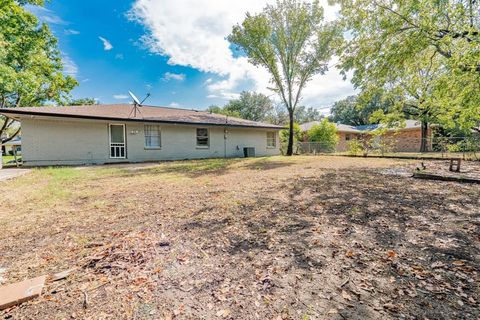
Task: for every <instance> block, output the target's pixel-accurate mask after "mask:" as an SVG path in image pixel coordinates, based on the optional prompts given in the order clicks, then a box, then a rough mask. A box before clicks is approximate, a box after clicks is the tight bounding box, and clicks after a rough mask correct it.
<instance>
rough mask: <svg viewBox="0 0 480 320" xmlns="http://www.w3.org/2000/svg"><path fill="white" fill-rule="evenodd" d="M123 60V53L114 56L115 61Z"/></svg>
mask: <svg viewBox="0 0 480 320" xmlns="http://www.w3.org/2000/svg"><path fill="white" fill-rule="evenodd" d="M123 58H124V56H123V53H117V54H116V55H115V59H117V60H123Z"/></svg>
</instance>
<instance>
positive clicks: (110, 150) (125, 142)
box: [108, 123, 127, 159]
mask: <svg viewBox="0 0 480 320" xmlns="http://www.w3.org/2000/svg"><path fill="white" fill-rule="evenodd" d="M112 126H122V127H123V130H122V131H123V146H122V143H112ZM126 129H127V127H126V125H125V124H124V123H109V124H108V155H109V157H110V159H127V131H126ZM112 144H115V145H112ZM112 147H114V148H118V150H121V149H122V148H123V157H122V156H115V155H112ZM119 154H121V152H119Z"/></svg>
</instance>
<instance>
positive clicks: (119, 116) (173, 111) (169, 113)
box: [0, 104, 283, 130]
mask: <svg viewBox="0 0 480 320" xmlns="http://www.w3.org/2000/svg"><path fill="white" fill-rule="evenodd" d="M137 110H138V111H137V112H136V115H135V113H134V107H133V105H131V104H109V105H89V106H61V107H27V108H7V109H5V108H4V109H0V114H3V115H6V116H10V117H11V116H13V117H15V116H17V117H18V118H22V116H25V115H29V116H40V117H62V118H77V119H92V120H110V121H136V122H157V123H171V124H197V125H208V126H210V125H211V126H222V127H245V128H264V129H277V130H280V129H283V127H282V126H277V125H273V124H268V123H262V122H256V121H250V120H245V119H240V118H234V117H230V116H229V117H227V116H224V115H220V114H215V113H210V112H207V111H197V110H187V109H178V108H168V107H154V106H141V107H139V108H138V109H137Z"/></svg>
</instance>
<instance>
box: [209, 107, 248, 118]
mask: <svg viewBox="0 0 480 320" xmlns="http://www.w3.org/2000/svg"><path fill="white" fill-rule="evenodd" d="M207 112H210V113H216V114H223V115H225V116H229V117H236V118H241V116H240V113H238V112H235V111H230V110H225V108H222V107H219V106H216V105H211V106H210V107H208V108H207Z"/></svg>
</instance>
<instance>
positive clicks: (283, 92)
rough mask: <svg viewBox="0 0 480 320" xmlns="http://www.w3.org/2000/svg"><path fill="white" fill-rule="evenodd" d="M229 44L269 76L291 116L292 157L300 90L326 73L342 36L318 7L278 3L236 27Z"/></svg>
mask: <svg viewBox="0 0 480 320" xmlns="http://www.w3.org/2000/svg"><path fill="white" fill-rule="evenodd" d="M228 39H229V41H230V42H232V43H233V44H235V45H237V46H238V47H239V48H240V49H241V50H243V52H244V53H245V54H246V55H247V57H248V58H249V61H250V62H251V63H253V64H254V65H256V66H262V67H264V68H266V69H267V70H268V72H269V73H270V76H271V82H272V84H273V88H272V89H273V90H274V91H275V92H276V93H278V95H279V97H280V99H281V100H282V102H283V103H284V105H285V107H286V108H287V110H288V113H289V128H290V134H289V140H288V147H287V155H292V154H293V135H294V132H293V123H294V115H295V110H296V108H297V105H298V103H299V101H300V100H301V97H302V90H303V89H304V87H305V85H306V84H307V83H308V81H309V80H311V78H312V77H313V76H314V75H315V74H318V73H324V72H325V71H326V70H327V68H328V61H329V60H330V58H331V56H332V54H333V53H334V48H335V47H336V43H337V42H338V41H340V39H341V33H340V32H339V29H338V28H337V26H336V25H334V24H328V23H325V22H324V17H323V8H322V7H321V6H320V5H319V3H318V1H313V2H312V3H307V2H303V1H300V0H277V2H276V3H275V4H273V5H268V6H267V7H266V8H265V9H264V10H263V12H261V13H259V14H256V15H251V14H249V13H247V16H246V18H245V20H244V21H243V22H242V24H240V25H236V26H235V27H234V28H233V30H232V33H231V34H230V36H229V37H228Z"/></svg>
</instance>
